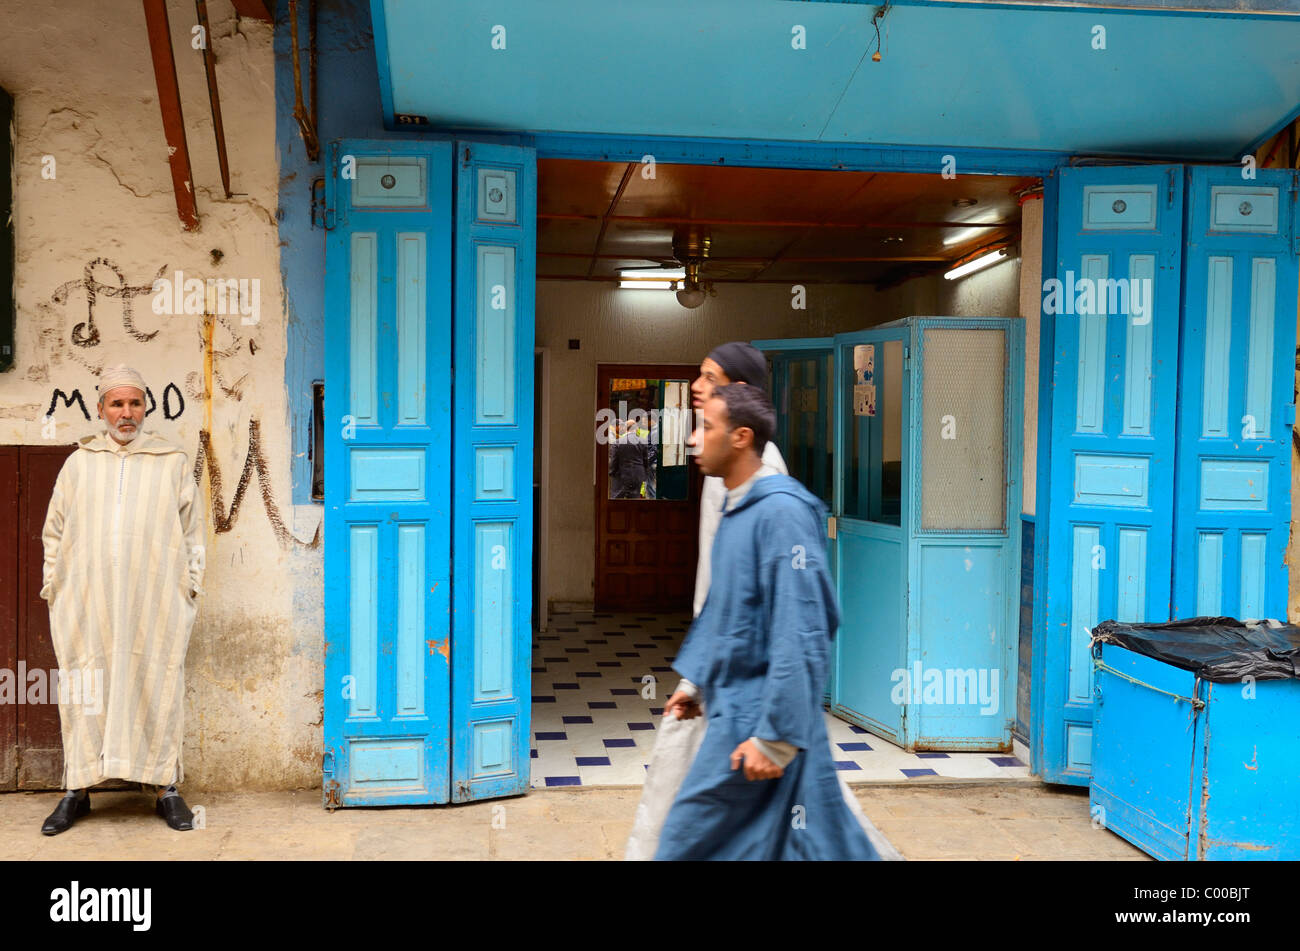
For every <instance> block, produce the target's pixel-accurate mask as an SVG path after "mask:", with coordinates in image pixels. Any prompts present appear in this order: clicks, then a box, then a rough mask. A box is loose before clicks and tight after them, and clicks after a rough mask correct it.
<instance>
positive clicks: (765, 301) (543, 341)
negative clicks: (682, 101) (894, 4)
mask: <svg viewBox="0 0 1300 951" xmlns="http://www.w3.org/2000/svg"><path fill="white" fill-rule="evenodd" d="M653 172H654V173H653V175H652V176H650V177H647V176H646V174H645V169H644V166H642V165H641V164H640V163H623V162H619V163H613V162H596V161H580V160H568V159H542V160H539V162H538V259H537V276H538V284H537V294H536V302H537V303H536V308H537V309H536V342H537V346H538V348H539V350H540V351H542V352H544V353H545V354H546V359H547V360H548V361H549V370H548V376H549V382H548V383H547V384H545V386H544V387H543V388H544V390H545V392H540V391H539V393H538V396H537V403H536V405H537V407H538V408H539V409H538V412H539V413H542V414H544V418H543V419H542V420H541V422H540V426H541V428H542V430H544V434H543V435H542V436H541V437H540V439H539V441H538V443H537V446H538V447H539V453H542V452H544V453H545V454H546V460H545V462H544V463H543V465H544V466H545V467H546V474H545V475H544V476H542V477H540V482H539V485H538V496H537V506H536V508H535V511H536V512H537V524H538V531H539V547H538V554H537V557H538V558H541V559H544V564H545V567H544V569H543V571H544V572H545V576H546V583H545V587H544V590H541V591H539V590H536V588H535V595H536V596H538V598H539V603H538V605H537V614H538V622H537V624H536V636H535V640H534V645H533V647H534V655H533V701H534V703H533V727H532V728H533V734H534V735H533V743H532V756H533V779H532V785H533V786H534V787H539V786H546V785H579V784H581V785H593V784H594V785H600V784H627V783H639V782H641V781H643V779H644V773H645V764H646V763H647V762H648V757H649V752H650V749H651V748H652V745H653V735H654V728H655V725H656V722H657V720H658V717H659V715H660V713H661V709H662V705H663V701H664V700H665V699H666V698H667V696H668V695H669V694H670V693H671V692H672V690H673V688H674V687H675V686H676V683H677V678H676V675H675V674H674V673H673V671H672V667H671V664H672V659H673V656H674V654H675V651H676V648H677V647H678V646H679V645H680V642H681V640H682V639H683V638H684V636H685V634H686V632H687V630H688V629H689V625H690V620H691V597H690V593H691V592H690V591H687V592H683V591H682V590H681V587H680V585H681V581H680V579H675V578H674V577H673V572H671V571H666V570H665V564H671V565H675V566H677V567H683V562H687V561H688V562H689V565H686V566H685V567H686V569H687V570H685V571H680V572H677V574H678V575H680V576H682V577H687V578H689V580H690V585H689V587H690V588H692V589H693V581H694V573H695V572H694V569H695V563H694V559H695V556H696V555H695V548H696V544H695V543H696V540H697V536H698V509H695V510H694V511H691V512H690V514H689V515H688V516H686V517H685V519H683V516H682V515H681V513H679V512H677V509H676V508H674V506H676V507H677V508H681V509H682V510H683V511H689V510H688V509H687V508H686V506H685V505H683V504H682V503H683V502H688V501H689V500H690V499H691V498H694V499H698V487H697V483H698V473H696V472H694V470H693V467H691V466H688V467H687V470H688V471H690V472H691V475H690V477H689V481H688V491H687V497H688V498H687V499H686V500H680V499H673V498H670V497H668V496H667V495H665V493H664V491H663V489H664V487H665V486H667V485H668V484H670V483H671V482H672V480H673V478H676V474H675V473H671V474H670V473H668V472H667V471H666V470H667V469H668V468H670V467H668V466H665V465H664V463H665V462H666V461H667V459H668V458H670V457H671V458H672V460H673V462H674V463H676V462H677V460H676V457H675V455H673V454H672V453H670V452H669V451H668V450H666V449H665V446H664V438H663V437H664V435H665V430H666V429H667V428H668V427H665V426H664V425H663V424H662V419H663V414H662V411H663V410H666V409H669V408H671V407H674V406H676V405H677V403H676V402H675V400H676V399H677V396H676V395H675V394H674V392H673V391H674V390H675V389H677V387H676V386H675V384H677V383H679V382H680V381H682V380H686V381H687V388H689V380H690V379H693V376H692V375H690V370H691V369H692V368H694V369H698V366H699V363H700V361H701V360H702V359H703V358H704V357H705V356H706V355H707V354H708V352H709V351H710V350H711V349H712V348H713V347H714V346H716V345H717V344H720V343H723V342H725V341H728V340H743V341H765V342H767V343H769V344H772V343H775V342H777V341H784V342H785V343H784V345H783V346H782V347H773V348H772V350H771V352H770V353H769V370H770V377H769V380H770V383H769V387H770V392H771V394H772V395H773V398H774V403H775V404H776V406H777V410H778V432H777V435H776V442H777V445H778V447H779V448H780V450H781V451H782V453H783V455H784V457H785V460H786V464H787V467H788V468H789V470H790V473H791V475H793V476H794V477H795V478H798V479H799V480H800V481H801V482H803V483H804V484H805V485H806V486H807V487H808V488H809V489H810V490H811V491H812V492H813V493H814V494H815V495H817V496H818V497H819V498H821V499H822V500H823V501H824V502H825V503H826V505H827V506H828V509H829V508H830V507H831V505H832V503H833V501H834V500H833V484H834V471H835V465H836V458H835V445H836V440H835V432H834V414H833V412H832V398H831V396H832V393H833V390H834V386H835V380H836V378H835V376H834V373H835V369H834V363H833V360H832V358H831V350H832V345H831V342H830V341H831V339H832V338H833V337H834V336H835V335H836V334H840V333H848V332H852V331H860V330H863V329H865V328H869V327H873V326H876V325H879V324H882V323H886V322H888V321H892V320H897V319H900V318H905V317H909V316H914V315H947V316H963V317H998V316H1000V317H1018V316H1019V313H1020V309H1019V294H1020V255H1019V253H1018V252H1019V249H1020V246H1021V238H1022V230H1021V229H1022V219H1021V205H1022V202H1021V199H1022V198H1023V197H1024V196H1025V195H1027V194H1032V193H1033V192H1034V191H1035V190H1036V189H1037V188H1039V187H1040V185H1041V183H1040V181H1039V180H1038V179H1036V178H1029V177H1011V176H994V175H969V176H962V177H961V178H959V179H957V180H945V179H943V178H942V177H941V176H938V175H921V174H915V173H868V172H832V171H815V170H791V169H772V168H741V167H728V168H722V167H717V166H691V165H678V166H666V165H660V166H659V167H658V168H657V169H655V170H653ZM990 254H993V255H999V254H1000V257H997V258H995V259H994V261H993V263H992V264H991V266H989V267H987V268H986V269H985V270H984V271H983V272H982V273H980V274H977V275H975V276H973V277H971V278H967V279H966V281H965V282H961V281H957V282H954V281H946V280H944V273H945V272H946V271H948V270H950V269H951V268H952V267H953V265H955V264H958V263H962V262H965V261H971V260H975V259H978V258H981V257H984V256H986V255H990ZM1029 254H1030V256H1033V257H1035V260H1034V262H1033V270H1034V273H1035V275H1036V274H1037V261H1036V255H1037V245H1036V244H1034V246H1033V247H1032V249H1031V251H1030V252H1029ZM1035 280H1036V277H1035ZM655 281H660V282H662V283H663V284H664V286H663V288H662V289H650V285H651V284H652V282H655ZM819 348H820V349H819ZM765 349H766V348H765ZM882 357H883V352H882ZM683 368H685V369H683ZM652 370H653V372H651V371H652ZM633 384H636V385H633ZM620 403H626V404H627V412H626V413H625V414H621V415H620V414H619V412H618V409H619V404H620ZM593 406H594V409H595V412H596V413H597V414H599V413H600V411H601V410H611V411H612V414H613V417H614V420H615V421H616V422H615V426H616V431H615V436H614V438H615V439H616V440H618V439H622V440H623V442H622V443H618V442H615V443H614V444H613V447H612V449H611V447H610V446H609V445H606V446H598V444H597V442H596V439H595V438H594V436H593V434H595V433H598V432H599V429H600V424H601V420H600V419H599V416H597V418H596V419H593V416H592V409H593ZM654 409H659V410H661V415H660V421H661V422H660V424H659V425H658V426H657V427H656V426H655V424H654V422H653V419H652V417H651V415H650V414H651V411H652V410H654ZM637 410H640V411H642V412H644V413H645V414H646V417H645V418H643V417H640V416H636V417H635V418H634V419H633V420H632V425H631V427H630V429H629V427H628V418H629V417H633V416H635V414H636V411H637ZM606 422H610V421H609V420H606ZM1016 425H1017V426H1018V425H1020V422H1019V421H1017V422H1016ZM656 428H657V429H658V432H657V433H655V432H654V430H655V429H656ZM608 429H609V427H608V426H607V431H608ZM642 430H644V431H645V432H646V433H647V434H652V435H654V436H655V438H654V439H653V440H652V441H651V445H652V446H653V448H654V450H655V454H656V455H655V458H654V459H651V458H650V457H649V454H648V453H647V452H646V451H645V447H644V446H643V445H640V444H638V442H637V439H638V437H639V434H640V432H641V431H642ZM895 435H897V434H895ZM543 445H545V449H543V448H542V447H543ZM670 445H672V444H671V442H670ZM615 456H617V457H618V458H613V457H615ZM665 475H666V476H667V477H668V478H667V479H666V480H663V477H664V476H665ZM883 475H884V478H885V480H886V481H887V482H889V483H890V484H892V485H893V486H894V488H895V495H897V493H898V483H899V480H900V479H901V478H903V475H902V473H901V472H900V470H899V460H898V459H897V458H895V459H894V460H893V466H892V468H891V467H890V466H889V465H885V466H884V467H883ZM661 482H662V484H661ZM882 498H883V496H882ZM619 509H622V510H623V511H622V512H621V513H619V514H613V515H611V514H609V513H617V512H618V511H619ZM1019 516H1020V513H1019V512H1009V513H1007V517H1008V522H1007V526H1008V531H1015V532H1017V533H1018V532H1019V531H1020V518H1019ZM638 520H639V522H640V524H638ZM669 523H673V524H669ZM611 529H618V531H612V530H611ZM620 532H621V533H622V534H623V535H624V536H625V537H624V538H623V539H618V538H616V537H615V536H616V535H617V534H619V533H620ZM656 533H659V534H660V537H659V538H656V537H655V536H656ZM542 534H544V535H545V539H546V540H545V543H544V544H542V543H541V541H540V536H541V535H542ZM672 536H675V537H676V538H677V539H679V543H678V544H676V546H675V547H673V548H672V551H671V553H670V552H669V551H668V548H667V546H665V545H664V543H663V541H662V538H663V537H672ZM687 539H689V544H688V543H687V541H686V540H687ZM640 542H644V543H645V544H644V547H643V548H642V550H641V551H640V552H639V553H638V543H640ZM687 551H689V554H687V553H686V552H687ZM606 581H611V582H612V584H611V583H603V582H606ZM683 594H685V595H686V596H685V597H683ZM1006 596H1007V597H1014V596H1015V592H1014V591H1008V592H1007V594H1006ZM1005 636H1007V637H1011V638H1012V639H1013V640H1014V639H1015V638H1016V637H1017V632H1006V635H1005ZM1026 656H1027V655H1026ZM890 687H891V684H890V683H888V682H885V683H884V684H882V685H879V689H881V690H883V692H884V694H885V695H886V696H887V695H888V694H889V692H890ZM1009 692H1011V693H1014V690H1012V691H1009ZM1027 714H1028V711H1027V710H1025V711H1024V712H1023V717H1024V718H1026V719H1027ZM828 717H829V714H828ZM828 727H829V732H830V734H831V740H832V743H833V744H836V752H837V756H836V759H837V762H839V764H840V767H841V768H842V769H843V770H845V772H846V778H847V779H849V780H850V781H852V780H854V779H857V780H877V779H898V780H908V779H914V778H922V777H925V776H935V775H939V776H956V777H970V778H976V777H986V776H1018V775H1027V774H1028V769H1027V766H1025V765H1024V764H1023V763H1021V762H1020V761H1018V760H1016V759H1015V757H1012V756H1007V755H1005V753H1002V752H996V751H989V752H987V753H986V752H974V753H967V752H955V751H953V752H949V751H927V750H921V751H915V752H906V751H904V750H902V749H898V748H896V747H892V746H891V744H889V743H888V742H887V741H885V740H883V739H878V738H877V737H875V736H874V735H872V734H870V733H868V731H867V730H866V729H864V728H863V727H862V726H861V725H859V724H851V723H849V722H847V721H845V720H842V719H839V718H835V717H829V722H828Z"/></svg>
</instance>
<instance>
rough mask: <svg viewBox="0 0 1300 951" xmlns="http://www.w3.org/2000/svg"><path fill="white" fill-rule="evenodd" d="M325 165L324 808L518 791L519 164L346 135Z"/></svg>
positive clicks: (523, 712) (526, 172) (528, 401)
mask: <svg viewBox="0 0 1300 951" xmlns="http://www.w3.org/2000/svg"><path fill="white" fill-rule="evenodd" d="M329 160H330V174H329V175H328V176H327V178H326V192H327V194H326V198H327V202H326V204H327V212H326V222H325V224H326V228H327V229H328V237H327V239H326V275H325V288H326V313H325V348H326V385H325V425H324V430H325V433H326V445H325V498H326V506H325V508H326V513H325V697H324V706H325V724H324V734H325V736H324V740H325V751H324V800H325V803H326V805H328V806H331V807H333V806H338V805H342V806H354V805H384V804H393V803H421V802H447V801H463V800H467V799H473V798H482V797H487V796H497V795H505V794H508V793H515V792H521V791H523V790H524V789H525V788H527V784H528V758H527V751H528V746H527V736H528V714H529V706H528V700H529V694H528V691H529V669H528V666H527V656H528V646H529V640H530V637H529V630H528V614H529V600H530V597H531V590H530V587H529V585H528V584H527V578H528V577H529V574H528V554H527V553H528V552H529V551H530V550H531V538H532V527H531V523H532V511H531V506H530V493H529V492H528V487H529V485H530V477H529V474H530V473H531V467H532V452H531V445H530V444H529V442H528V440H527V438H526V437H527V427H528V425H530V419H531V413H532V386H531V372H532V371H531V367H532V362H531V361H532V349H533V342H532V341H533V308H532V300H533V292H532V284H533V241H534V237H533V233H534V228H535V211H534V209H535V198H534V194H535V184H534V183H535V162H534V158H533V153H532V151H531V150H528V149H514V148H502V147H486V146H478V145H472V144H469V143H456V144H453V143H450V142H421V143H407V142H403V143H394V142H375V141H343V142H339V143H335V144H333V145H332V146H331V149H330V153H329ZM453 274H454V275H455V280H454V281H453Z"/></svg>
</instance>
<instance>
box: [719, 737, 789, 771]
mask: <svg viewBox="0 0 1300 951" xmlns="http://www.w3.org/2000/svg"><path fill="white" fill-rule="evenodd" d="M742 761H743V762H744V764H745V778H746V779H751V780H752V779H780V778H781V776H782V775H784V773H785V770H784V769H782V768H781V767H780V766H777V765H776V763H773V762H772V761H771V760H770V759H768V758H767V757H766V756H764V755H763V754H762V753H760V752H759V751H758V747H757V746H755V745H754V744H753V742H751V741H750V740H746V741H745V742H744V743H741V744H740V745H739V746H737V747H736V748H735V749H734V750H732V751H731V768H732V769H733V770H734V769H736V768H738V767H739V766H740V764H741V762H742Z"/></svg>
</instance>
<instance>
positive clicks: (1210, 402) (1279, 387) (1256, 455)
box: [1174, 167, 1298, 619]
mask: <svg viewBox="0 0 1300 951" xmlns="http://www.w3.org/2000/svg"><path fill="white" fill-rule="evenodd" d="M1297 174H1298V173H1296V172H1288V171H1282V170H1277V169H1260V170H1259V171H1258V172H1257V173H1256V177H1255V178H1253V179H1243V177H1242V174H1241V170H1240V169H1237V168H1200V167H1198V168H1192V169H1190V170H1189V175H1188V185H1187V188H1188V198H1189V201H1188V213H1187V226H1186V227H1187V250H1186V263H1185V268H1184V273H1185V304H1184V326H1183V346H1182V386H1181V394H1180V406H1179V419H1178V429H1179V440H1178V510H1177V514H1176V516H1175V522H1176V532H1177V535H1176V537H1177V545H1176V546H1175V555H1174V614H1175V616H1177V617H1192V616H1194V615H1198V614H1224V615H1229V616H1233V617H1241V618H1258V617H1274V618H1279V619H1285V618H1286V612H1287V570H1286V565H1285V562H1284V558H1285V552H1286V545H1287V541H1288V539H1289V536H1290V529H1291V472H1290V465H1291V424H1292V422H1293V421H1294V417H1295V404H1294V390H1293V387H1294V380H1295V365H1294V353H1295V343H1296V322H1295V301H1296V281H1297V264H1296V253H1295V251H1294V250H1293V248H1294V241H1295V217H1294V201H1295V197H1294V195H1295V188H1296V179H1297Z"/></svg>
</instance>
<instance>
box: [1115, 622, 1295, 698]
mask: <svg viewBox="0 0 1300 951" xmlns="http://www.w3.org/2000/svg"><path fill="white" fill-rule="evenodd" d="M1092 639H1093V642H1094V643H1096V642H1100V643H1103V644H1118V645H1119V646H1120V647H1123V648H1126V649H1128V650H1131V651H1134V652H1135V653H1138V654H1143V655H1145V656H1146V657H1153V658H1155V659H1156V660H1161V661H1164V662H1165V663H1166V664H1171V665H1173V666H1174V667H1179V668H1181V669H1183V670H1190V671H1192V672H1193V673H1196V674H1199V675H1200V677H1201V678H1202V679H1204V680H1210V681H1213V682H1215V683H1238V682H1240V681H1241V679H1242V678H1243V677H1254V678H1255V679H1256V680H1286V679H1287V678H1289V677H1295V678H1300V627H1296V626H1295V625H1294V624H1284V625H1282V626H1280V627H1271V626H1269V623H1268V622H1267V621H1260V622H1255V621H1252V622H1251V623H1250V624H1249V625H1247V624H1245V623H1244V622H1242V621H1238V620H1237V619H1236V618H1230V617H1194V618H1187V619H1186V620H1183V621H1168V622H1166V623H1164V624H1121V623H1119V622H1118V621H1102V622H1101V623H1100V624H1098V625H1097V626H1096V627H1094V628H1093V629H1092Z"/></svg>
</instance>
